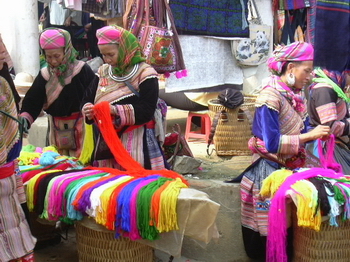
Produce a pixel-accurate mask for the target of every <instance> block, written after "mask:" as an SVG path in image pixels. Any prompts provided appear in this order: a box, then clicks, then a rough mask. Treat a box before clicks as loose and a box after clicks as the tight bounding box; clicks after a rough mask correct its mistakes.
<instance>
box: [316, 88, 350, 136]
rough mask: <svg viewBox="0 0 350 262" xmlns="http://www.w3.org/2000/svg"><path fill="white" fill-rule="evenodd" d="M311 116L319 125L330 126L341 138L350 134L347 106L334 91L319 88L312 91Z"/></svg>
mask: <svg viewBox="0 0 350 262" xmlns="http://www.w3.org/2000/svg"><path fill="white" fill-rule="evenodd" d="M310 94H311V100H310V102H309V103H310V105H309V114H310V116H311V117H312V118H313V119H314V122H315V123H314V126H315V125H317V124H322V125H328V126H330V127H331V131H332V133H333V134H334V135H335V136H337V137H339V136H343V135H349V134H350V131H349V129H350V123H349V120H348V119H349V113H348V108H347V104H346V103H345V102H344V101H343V100H340V99H339V98H338V96H337V94H336V93H335V92H334V90H333V89H331V88H329V87H319V88H315V89H312V91H311V93H310Z"/></svg>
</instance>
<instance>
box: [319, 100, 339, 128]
mask: <svg viewBox="0 0 350 262" xmlns="http://www.w3.org/2000/svg"><path fill="white" fill-rule="evenodd" d="M316 111H317V113H318V116H319V117H320V121H321V124H322V125H324V124H325V123H327V122H330V121H335V120H337V107H336V105H335V103H328V104H324V105H321V106H319V107H317V108H316Z"/></svg>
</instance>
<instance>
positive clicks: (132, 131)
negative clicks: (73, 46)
mask: <svg viewBox="0 0 350 262" xmlns="http://www.w3.org/2000/svg"><path fill="white" fill-rule="evenodd" d="M109 70H110V66H109V65H107V64H104V65H102V66H101V67H100V69H99V72H98V74H99V76H100V79H99V83H98V87H97V90H96V95H95V101H94V103H95V104H98V103H101V102H103V101H108V102H109V103H111V104H114V105H115V107H116V109H117V111H118V114H119V118H118V123H115V125H116V127H119V128H121V127H127V126H130V127H131V128H128V129H127V130H126V131H124V132H123V134H122V135H121V137H120V139H121V142H122V144H123V145H124V147H125V149H126V150H127V151H128V152H129V154H130V155H131V157H132V158H133V159H134V160H136V161H137V162H139V163H140V164H141V165H142V166H144V167H146V168H149V169H152V170H160V169H163V168H164V164H165V163H164V159H163V156H162V153H161V150H160V147H159V143H158V141H157V140H156V139H155V130H154V126H150V125H147V124H146V125H145V124H142V125H135V121H136V116H135V115H136V112H135V108H134V107H133V105H132V104H119V102H122V101H123V100H124V99H127V98H130V97H135V94H134V93H133V92H132V91H131V90H130V88H129V87H128V86H127V85H126V84H125V82H122V81H116V80H114V79H112V77H111V75H110V74H109ZM156 77H157V72H156V71H155V70H154V69H153V67H151V66H150V65H149V64H146V63H140V64H139V68H138V71H137V72H136V74H135V75H134V76H133V77H132V78H131V79H129V80H128V81H129V82H130V83H131V84H132V85H133V86H134V88H135V90H136V91H138V92H139V91H140V90H139V86H140V84H141V83H143V82H144V81H145V80H147V79H149V78H156ZM116 122H117V121H116ZM145 141H146V142H145ZM142 145H143V146H142ZM96 147H97V146H96ZM144 147H146V148H144ZM145 155H146V156H145ZM145 159H149V161H150V165H151V166H150V167H149V166H146V163H144V162H145ZM94 165H96V166H104V167H113V168H117V169H120V168H121V165H120V164H119V163H117V162H116V161H115V160H114V159H105V160H98V161H95V163H94Z"/></svg>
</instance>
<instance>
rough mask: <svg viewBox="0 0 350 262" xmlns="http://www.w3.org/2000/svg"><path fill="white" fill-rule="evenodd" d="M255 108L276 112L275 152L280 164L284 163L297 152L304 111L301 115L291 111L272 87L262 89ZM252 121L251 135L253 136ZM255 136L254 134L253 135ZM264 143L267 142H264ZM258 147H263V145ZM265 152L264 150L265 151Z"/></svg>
mask: <svg viewBox="0 0 350 262" xmlns="http://www.w3.org/2000/svg"><path fill="white" fill-rule="evenodd" d="M255 103H256V106H257V107H258V108H259V107H262V106H267V107H268V108H269V109H272V110H274V111H276V112H278V123H279V129H280V136H281V137H280V138H279V146H278V151H277V156H276V157H277V159H278V160H279V162H280V163H284V162H285V161H286V160H287V159H290V158H292V157H294V156H295V155H297V154H298V152H299V147H300V144H299V134H300V132H301V130H303V129H304V120H305V117H306V110H305V112H304V114H303V115H300V113H298V112H296V111H295V110H293V107H292V105H291V103H290V102H289V101H288V100H287V98H285V97H284V96H283V95H282V94H281V93H280V92H278V91H277V90H276V89H274V88H272V87H267V88H265V89H263V90H262V91H261V93H260V95H259V96H258V97H257V99H256V102H255ZM255 122H256V120H255V121H254V127H253V133H254V134H255V128H256V127H255V126H256V124H255ZM255 135H256V134H255ZM264 142H265V143H266V142H267V141H264ZM260 147H262V148H263V147H265V145H264V143H263V144H260ZM265 150H266V149H265Z"/></svg>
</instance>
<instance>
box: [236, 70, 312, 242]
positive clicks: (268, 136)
mask: <svg viewBox="0 0 350 262" xmlns="http://www.w3.org/2000/svg"><path fill="white" fill-rule="evenodd" d="M271 78H272V79H271V81H270V82H269V83H270V84H269V85H267V86H266V87H265V88H263V89H262V90H261V92H260V94H259V95H258V97H257V99H256V102H255V103H256V107H257V109H256V111H255V117H254V123H253V134H254V136H255V137H253V138H252V139H251V141H250V142H252V140H254V139H255V140H256V149H258V150H260V151H261V152H263V153H261V154H256V152H255V155H254V158H255V159H256V158H257V157H258V156H260V158H258V160H256V161H255V162H254V163H253V164H252V165H250V166H249V167H248V168H247V169H246V170H245V171H244V172H243V179H242V182H241V201H242V209H241V212H242V213H241V214H242V226H243V227H246V228H249V229H251V230H253V231H256V232H258V233H259V234H260V236H266V235H267V225H268V212H269V208H270V200H269V199H263V198H262V197H261V195H260V189H261V185H262V181H263V180H264V179H265V178H266V177H268V176H269V175H270V174H271V173H272V172H273V171H274V170H276V169H278V168H280V167H282V166H289V164H287V163H290V164H294V166H293V168H295V167H302V166H303V164H304V163H305V159H306V158H307V157H308V156H307V154H308V153H307V152H305V150H304V148H303V147H302V145H301V144H300V142H299V135H300V134H301V133H302V132H304V131H305V122H306V110H305V109H304V110H303V111H301V112H298V111H296V109H295V106H294V105H293V101H292V100H291V99H290V95H286V94H287V91H286V90H285V89H283V88H281V86H280V85H281V83H280V79H279V77H277V76H271ZM304 121H305V122H304ZM273 144H276V145H275V146H272V145H273ZM267 145H268V146H269V148H271V149H269V150H271V151H269V150H268V148H267ZM264 152H265V155H266V154H269V155H270V157H266V158H264V157H263V155H264ZM305 155H306V157H305ZM273 159H277V161H274V160H273Z"/></svg>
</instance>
